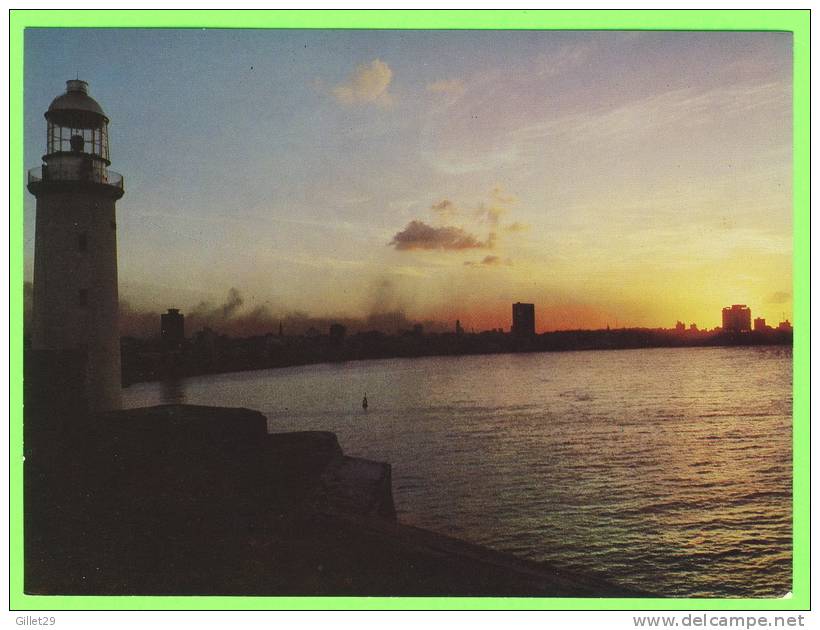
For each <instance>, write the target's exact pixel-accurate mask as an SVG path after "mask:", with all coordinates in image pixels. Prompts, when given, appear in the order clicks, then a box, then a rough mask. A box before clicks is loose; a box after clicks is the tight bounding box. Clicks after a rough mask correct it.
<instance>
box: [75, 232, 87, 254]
mask: <svg viewBox="0 0 820 630" xmlns="http://www.w3.org/2000/svg"><path fill="white" fill-rule="evenodd" d="M77 249H78V250H79V251H81V252H85V251H88V234H86V233H85V232H80V233H79V234H78V235H77Z"/></svg>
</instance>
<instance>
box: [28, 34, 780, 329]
mask: <svg viewBox="0 0 820 630" xmlns="http://www.w3.org/2000/svg"><path fill="white" fill-rule="evenodd" d="M791 54H792V51H791V35H790V34H789V33H761V32H756V33H740V32H735V33H730V32H712V33H709V32H617V31H616V32H569V31H567V32H560V31H554V32H550V31H345V30H340V31H324V30H292V31H284V30H242V31H233V30H204V29H203V30H199V29H193V30H171V29H169V30H152V29H144V30H137V29H134V30H131V29H110V30H87V29H27V31H26V35H25V95H24V96H25V157H26V164H27V167H29V168H32V167H36V166H39V165H40V156H41V155H42V154H43V153H44V151H45V120H44V119H43V112H44V111H45V110H46V109H47V107H48V105H49V103H50V102H51V100H52V99H53V98H54V97H56V96H57V95H59V94H61V93H63V92H64V90H65V81H66V80H67V79H73V78H75V77H77V76H79V77H80V78H81V79H84V80H86V81H88V83H89V91H90V94H91V95H92V96H93V97H94V98H95V99H96V100H97V101H98V102H99V103H100V104H101V105H102V107H103V109H104V110H105V112H106V114H107V115H108V117H109V118H110V120H111V122H110V125H109V133H110V146H111V160H112V165H111V169H112V170H114V171H117V172H120V173H122V174H123V175H124V176H125V188H126V192H125V196H124V197H123V198H122V199H121V200H120V201H119V202H118V204H117V222H118V228H119V229H118V247H119V252H118V261H119V285H120V297H121V300H122V301H123V302H125V303H127V305H128V308H130V309H132V310H133V311H135V312H146V313H153V314H158V313H160V312H162V311H164V310H165V309H166V308H169V307H175V308H180V309H182V311H183V313H185V312H191V311H196V310H197V309H199V310H200V311H201V310H203V309H208V308H213V309H219V308H220V305H221V304H223V303H225V301H226V300H233V302H231V303H232V304H234V306H235V307H236V308H235V309H234V311H236V312H240V311H243V312H245V313H251V312H253V313H265V314H266V315H269V316H270V319H271V320H272V321H273V320H275V319H276V318H280V317H282V316H284V315H285V314H294V313H306V314H310V315H312V316H317V317H331V318H332V317H347V318H364V317H367V316H369V315H373V314H378V313H384V312H393V311H395V312H401V313H403V314H406V316H407V317H408V318H410V319H413V320H419V321H438V322H443V323H444V324H446V325H453V324H454V322H455V320H456V319H460V320H461V323H462V325H463V326H464V327H465V328H466V329H468V330H470V329H475V330H484V329H487V328H499V327H500V328H504V329H505V330H508V329H509V326H510V319H511V304H512V303H513V302H518V301H521V302H532V303H534V304H535V305H536V323H537V329H538V330H539V331H549V330H557V329H576V328H601V327H606V326H607V325H610V326H612V327H624V326H648V327H673V326H674V324H675V322H676V321H677V320H682V321H684V322H686V323H687V324H688V323H692V322H694V323H697V325H698V326H700V327H701V328H706V327H708V328H711V327H714V326H718V325H720V319H721V309H722V308H723V307H724V306H727V305H730V304H737V303H742V304H747V305H749V306H750V307H751V310H752V317H765V318H766V319H767V321H768V322H769V323H774V324H775V325H776V323H777V322H779V321H781V320H782V319H783V318H784V317H785V318H789V319H791V311H792V262H791V260H792V190H791V181H792V166H791V152H792V142H791V123H792V120H791V92H792V82H791V76H792V67H791ZM34 208H35V200H34V198H33V197H32V196H31V195H30V194H28V193H26V200H25V241H26V242H25V261H26V278H27V280H30V279H31V273H32V265H33V259H34V251H33V249H34V245H33V244H34V214H35V212H34ZM238 296H239V299H238V301H237V297H238ZM232 312H233V311H232Z"/></svg>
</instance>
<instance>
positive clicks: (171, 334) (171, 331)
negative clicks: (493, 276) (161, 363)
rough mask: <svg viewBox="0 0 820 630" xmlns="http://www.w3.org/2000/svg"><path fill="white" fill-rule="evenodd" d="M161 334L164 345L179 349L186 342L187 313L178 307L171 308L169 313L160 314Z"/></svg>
mask: <svg viewBox="0 0 820 630" xmlns="http://www.w3.org/2000/svg"><path fill="white" fill-rule="evenodd" d="M159 319H160V330H159V335H160V338H161V339H162V345H163V346H164V347H165V348H168V349H174V350H178V349H179V348H181V347H182V344H183V343H184V342H185V315H183V314H182V313H180V312H179V309H178V308H169V309H168V312H167V313H163V314H162V315H160V316H159Z"/></svg>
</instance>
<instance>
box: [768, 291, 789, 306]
mask: <svg viewBox="0 0 820 630" xmlns="http://www.w3.org/2000/svg"><path fill="white" fill-rule="evenodd" d="M791 298H792V294H791V293H789V292H788V291H775V292H774V293H772V294H771V295H770V296H769V297H768V298H766V302H767V303H768V304H786V303H787V302H788V301H789V300H791Z"/></svg>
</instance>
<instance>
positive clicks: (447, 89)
mask: <svg viewBox="0 0 820 630" xmlns="http://www.w3.org/2000/svg"><path fill="white" fill-rule="evenodd" d="M464 90H465V87H464V81H462V80H461V79H442V80H440V81H434V82H433V83H429V84H428V85H427V91H428V92H432V93H433V94H443V95H445V96H452V97H458V96H461V95H462V94H464Z"/></svg>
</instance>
